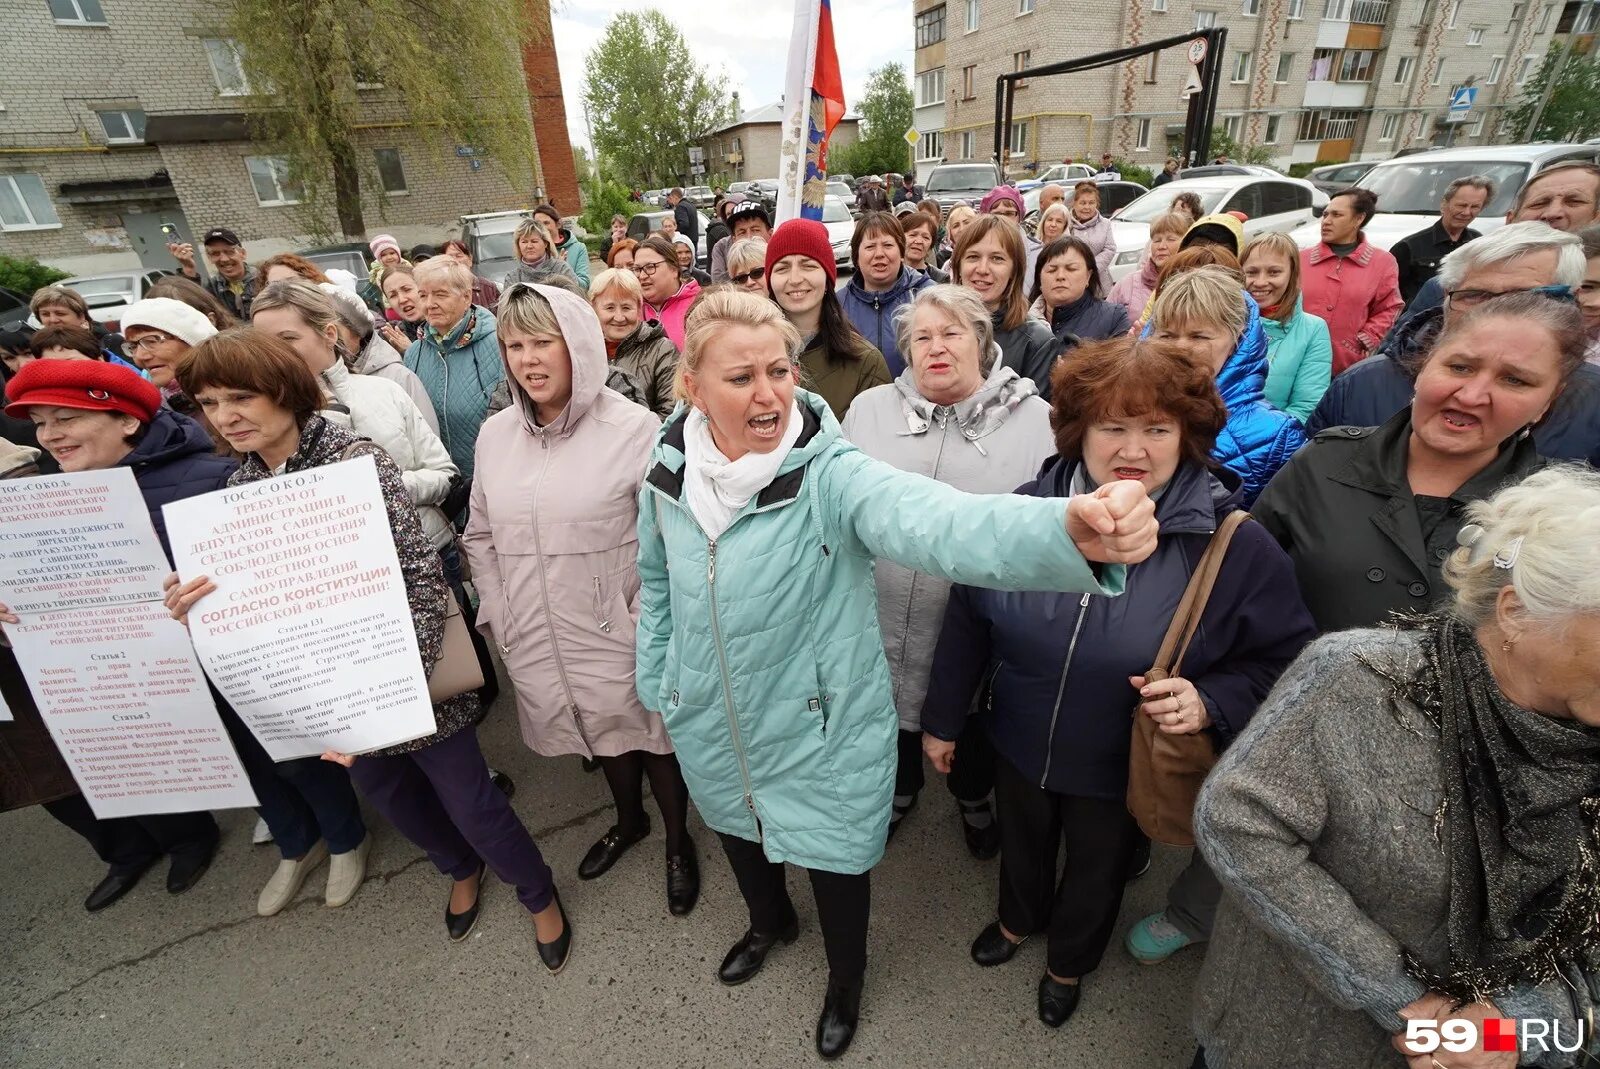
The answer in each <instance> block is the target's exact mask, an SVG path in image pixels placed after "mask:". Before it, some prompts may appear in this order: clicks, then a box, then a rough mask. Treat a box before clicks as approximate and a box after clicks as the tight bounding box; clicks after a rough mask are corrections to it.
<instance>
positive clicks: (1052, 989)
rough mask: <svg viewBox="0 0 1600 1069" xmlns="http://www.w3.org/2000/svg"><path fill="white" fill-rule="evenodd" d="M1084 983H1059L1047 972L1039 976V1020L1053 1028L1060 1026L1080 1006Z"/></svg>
mask: <svg viewBox="0 0 1600 1069" xmlns="http://www.w3.org/2000/svg"><path fill="white" fill-rule="evenodd" d="M1082 986H1083V985H1082V983H1081V982H1080V983H1076V984H1058V983H1056V982H1055V981H1054V980H1052V979H1050V974H1049V973H1045V974H1044V975H1043V976H1042V977H1040V978H1039V1020H1041V1021H1043V1022H1044V1023H1045V1024H1047V1025H1049V1026H1050V1027H1051V1028H1060V1027H1061V1026H1062V1025H1064V1024H1066V1023H1067V1018H1068V1017H1071V1016H1072V1011H1073V1010H1075V1009H1077V1008H1078V995H1079V993H1080V989H1081V988H1082Z"/></svg>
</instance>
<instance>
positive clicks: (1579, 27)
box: [1556, 4, 1600, 33]
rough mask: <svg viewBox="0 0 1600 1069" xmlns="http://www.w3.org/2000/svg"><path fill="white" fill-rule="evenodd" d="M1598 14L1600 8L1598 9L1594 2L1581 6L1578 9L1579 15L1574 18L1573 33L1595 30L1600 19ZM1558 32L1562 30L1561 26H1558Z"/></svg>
mask: <svg viewBox="0 0 1600 1069" xmlns="http://www.w3.org/2000/svg"><path fill="white" fill-rule="evenodd" d="M1596 15H1600V9H1597V8H1596V7H1595V6H1594V5H1593V4H1584V5H1583V6H1582V7H1580V8H1579V9H1578V17H1577V18H1576V19H1574V20H1573V23H1572V32H1573V33H1590V32H1592V31H1593V30H1594V27H1595V23H1596V22H1597V21H1600V19H1597V18H1596ZM1556 32H1557V33H1560V32H1561V27H1560V26H1557V27H1556Z"/></svg>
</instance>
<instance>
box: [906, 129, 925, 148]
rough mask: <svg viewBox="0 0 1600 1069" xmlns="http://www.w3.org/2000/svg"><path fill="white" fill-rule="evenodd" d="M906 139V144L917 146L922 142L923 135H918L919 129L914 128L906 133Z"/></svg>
mask: <svg viewBox="0 0 1600 1069" xmlns="http://www.w3.org/2000/svg"><path fill="white" fill-rule="evenodd" d="M905 138H906V144H908V145H915V144H916V143H917V142H918V141H920V140H921V139H922V135H921V134H919V133H917V128H916V127H915V126H913V127H911V128H910V129H909V130H907V131H906V133H905Z"/></svg>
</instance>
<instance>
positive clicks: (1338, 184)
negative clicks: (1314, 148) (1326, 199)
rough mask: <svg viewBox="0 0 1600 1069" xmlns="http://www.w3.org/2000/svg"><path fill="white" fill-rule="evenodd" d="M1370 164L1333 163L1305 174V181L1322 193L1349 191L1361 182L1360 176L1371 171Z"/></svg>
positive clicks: (1369, 162)
mask: <svg viewBox="0 0 1600 1069" xmlns="http://www.w3.org/2000/svg"><path fill="white" fill-rule="evenodd" d="M1372 167H1373V165H1372V162H1371V161H1368V162H1366V163H1335V164H1330V165H1329V166H1327V167H1318V168H1316V169H1314V170H1312V171H1309V172H1307V174H1306V181H1307V182H1310V183H1311V184H1312V185H1314V186H1316V187H1317V188H1318V189H1320V190H1322V191H1323V192H1324V193H1329V194H1332V193H1337V192H1339V191H1340V190H1342V189H1349V188H1350V187H1351V186H1353V185H1357V184H1359V183H1360V181H1361V176H1362V175H1364V174H1366V173H1367V172H1368V171H1370V170H1372Z"/></svg>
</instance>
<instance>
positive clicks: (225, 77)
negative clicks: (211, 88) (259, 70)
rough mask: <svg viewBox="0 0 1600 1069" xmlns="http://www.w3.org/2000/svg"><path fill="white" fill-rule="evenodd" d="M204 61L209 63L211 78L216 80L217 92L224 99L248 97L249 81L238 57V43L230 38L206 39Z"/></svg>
mask: <svg viewBox="0 0 1600 1069" xmlns="http://www.w3.org/2000/svg"><path fill="white" fill-rule="evenodd" d="M201 44H203V45H205V49H206V59H208V60H210V61H211V76H212V77H213V78H215V79H216V80H217V92H218V93H220V94H222V95H223V96H225V97H238V96H248V95H249V93H250V79H248V78H246V77H245V73H244V63H243V61H242V60H241V59H240V56H239V43H238V42H237V41H235V40H234V39H233V38H231V37H207V38H205V39H204V40H202V41H201Z"/></svg>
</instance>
